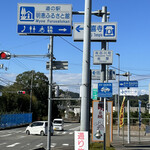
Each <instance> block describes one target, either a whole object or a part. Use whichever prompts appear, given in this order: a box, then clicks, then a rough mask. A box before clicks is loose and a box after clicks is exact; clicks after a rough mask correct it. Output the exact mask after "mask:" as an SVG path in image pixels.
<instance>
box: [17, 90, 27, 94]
mask: <svg viewBox="0 0 150 150" xmlns="http://www.w3.org/2000/svg"><path fill="white" fill-rule="evenodd" d="M17 94H26V92H25V91H17Z"/></svg>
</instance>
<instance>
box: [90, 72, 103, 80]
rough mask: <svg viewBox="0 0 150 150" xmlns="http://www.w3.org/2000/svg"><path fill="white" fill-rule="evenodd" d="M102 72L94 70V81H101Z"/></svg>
mask: <svg viewBox="0 0 150 150" xmlns="http://www.w3.org/2000/svg"><path fill="white" fill-rule="evenodd" d="M100 76H101V71H100V70H92V80H100Z"/></svg>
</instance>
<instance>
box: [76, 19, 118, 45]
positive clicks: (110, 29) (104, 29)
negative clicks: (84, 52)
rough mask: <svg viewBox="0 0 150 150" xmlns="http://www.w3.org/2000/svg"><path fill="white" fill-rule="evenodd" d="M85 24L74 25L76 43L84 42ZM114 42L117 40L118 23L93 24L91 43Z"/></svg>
mask: <svg viewBox="0 0 150 150" xmlns="http://www.w3.org/2000/svg"><path fill="white" fill-rule="evenodd" d="M83 34H84V23H74V25H73V38H74V41H83ZM103 40H105V41H112V42H115V41H116V40H117V23H115V22H97V23H92V24H91V41H95V42H96V41H97V42H99V41H103Z"/></svg>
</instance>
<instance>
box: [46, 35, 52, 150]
mask: <svg viewBox="0 0 150 150" xmlns="http://www.w3.org/2000/svg"><path fill="white" fill-rule="evenodd" d="M49 53H50V59H49V93H48V135H47V150H50V149H51V112H52V80H53V70H52V63H53V36H50V49H49Z"/></svg>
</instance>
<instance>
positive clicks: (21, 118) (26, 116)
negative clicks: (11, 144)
mask: <svg viewBox="0 0 150 150" xmlns="http://www.w3.org/2000/svg"><path fill="white" fill-rule="evenodd" d="M31 122H32V113H21V114H1V115H0V129H2V128H7V127H14V126H20V125H24V124H28V123H31Z"/></svg>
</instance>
